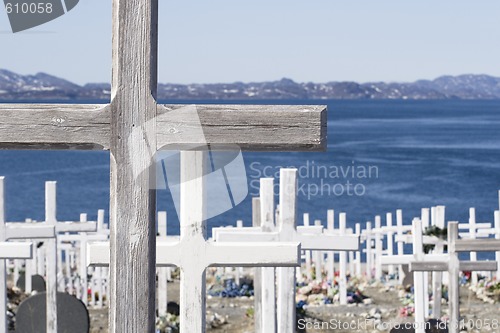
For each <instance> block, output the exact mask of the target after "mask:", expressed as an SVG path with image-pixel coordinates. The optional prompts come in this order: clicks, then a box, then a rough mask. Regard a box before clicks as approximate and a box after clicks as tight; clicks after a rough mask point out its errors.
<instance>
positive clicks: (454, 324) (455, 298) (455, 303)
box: [448, 222, 460, 333]
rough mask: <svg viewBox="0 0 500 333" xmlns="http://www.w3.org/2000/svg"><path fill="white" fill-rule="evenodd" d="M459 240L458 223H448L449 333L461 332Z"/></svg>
mask: <svg viewBox="0 0 500 333" xmlns="http://www.w3.org/2000/svg"><path fill="white" fill-rule="evenodd" d="M457 239H458V223H457V222H450V223H448V254H449V256H450V262H449V264H448V272H449V279H450V281H449V284H448V307H449V310H448V316H449V317H450V319H449V326H448V332H449V333H457V332H459V331H460V328H459V321H460V304H459V300H460V296H459V295H460V285H459V283H458V277H459V272H460V269H459V260H458V253H457V252H456V250H455V241H456V240H457Z"/></svg>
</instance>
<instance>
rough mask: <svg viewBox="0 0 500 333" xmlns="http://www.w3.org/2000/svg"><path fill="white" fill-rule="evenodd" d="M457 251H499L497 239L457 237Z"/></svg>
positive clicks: (499, 245) (499, 246)
mask: <svg viewBox="0 0 500 333" xmlns="http://www.w3.org/2000/svg"><path fill="white" fill-rule="evenodd" d="M455 251H457V252H471V251H475V252H489V251H500V241H499V240H498V239H458V240H456V242H455Z"/></svg>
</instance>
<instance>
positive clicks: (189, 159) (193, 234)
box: [88, 151, 300, 332]
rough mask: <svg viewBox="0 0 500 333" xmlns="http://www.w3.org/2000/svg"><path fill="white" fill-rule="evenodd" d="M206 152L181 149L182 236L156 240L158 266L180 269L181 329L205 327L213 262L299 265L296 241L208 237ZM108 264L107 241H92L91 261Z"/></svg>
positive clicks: (255, 265)
mask: <svg viewBox="0 0 500 333" xmlns="http://www.w3.org/2000/svg"><path fill="white" fill-rule="evenodd" d="M206 167H207V154H206V153H205V152H203V151H189V152H188V151H184V152H181V201H180V208H181V211H180V224H181V226H180V240H179V241H165V242H158V243H157V245H156V263H157V266H159V267H163V266H177V267H180V269H181V298H180V305H181V314H180V330H182V331H183V332H203V331H204V329H205V293H206V289H205V285H206V280H205V270H206V268H207V267H209V266H248V267H274V266H285V267H294V266H298V265H299V261H298V258H299V253H300V245H299V243H297V242H295V243H294V242H281V243H270V242H259V243H249V242H248V243H230V242H228V243H214V242H210V241H207V240H206V232H205V216H204V214H205V208H206V207H205V204H206V191H207V189H206V187H205V177H204V175H206ZM88 262H89V263H90V264H94V265H108V263H109V244H108V243H101V244H97V243H95V244H90V246H89V261H88Z"/></svg>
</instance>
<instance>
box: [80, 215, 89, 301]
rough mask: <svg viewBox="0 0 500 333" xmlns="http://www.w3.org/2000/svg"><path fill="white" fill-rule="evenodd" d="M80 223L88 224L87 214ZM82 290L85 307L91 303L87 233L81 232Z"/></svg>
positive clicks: (82, 216)
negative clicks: (88, 278) (88, 279)
mask: <svg viewBox="0 0 500 333" xmlns="http://www.w3.org/2000/svg"><path fill="white" fill-rule="evenodd" d="M80 222H87V214H80ZM80 237H81V238H80V288H81V290H82V295H81V300H82V302H83V304H85V306H87V305H88V303H89V295H88V287H89V286H88V281H87V233H85V232H80Z"/></svg>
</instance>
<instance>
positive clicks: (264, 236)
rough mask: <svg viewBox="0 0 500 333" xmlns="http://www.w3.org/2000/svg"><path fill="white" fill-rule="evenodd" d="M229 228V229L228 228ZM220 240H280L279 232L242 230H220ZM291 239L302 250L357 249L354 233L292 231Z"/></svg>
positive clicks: (356, 238)
mask: <svg viewBox="0 0 500 333" xmlns="http://www.w3.org/2000/svg"><path fill="white" fill-rule="evenodd" d="M229 230H230V229H229ZM217 237H218V240H219V241H221V242H241V241H242V239H245V241H246V242H256V243H257V242H280V241H281V234H280V233H279V232H250V233H247V232H242V231H235V232H231V231H227V230H221V231H219V232H218V234H217ZM292 237H293V241H295V242H300V245H301V248H302V250H312V251H357V250H358V249H359V236H356V235H343V236H340V235H328V234H318V235H313V234H301V233H296V232H295V233H293V234H292Z"/></svg>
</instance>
